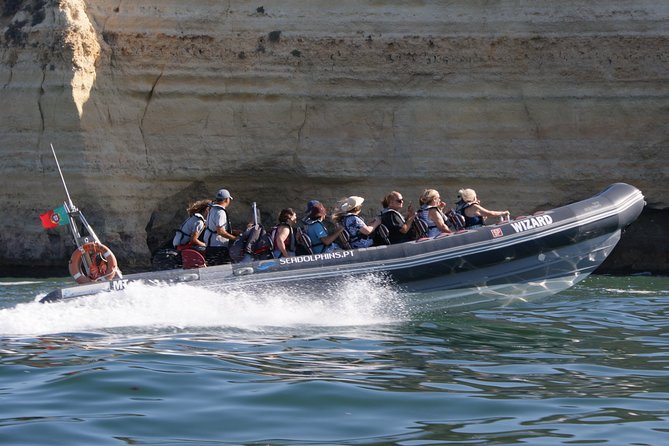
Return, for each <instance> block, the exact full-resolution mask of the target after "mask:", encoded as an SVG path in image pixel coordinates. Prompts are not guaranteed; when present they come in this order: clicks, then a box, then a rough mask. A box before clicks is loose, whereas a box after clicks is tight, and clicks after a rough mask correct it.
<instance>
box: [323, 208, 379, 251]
mask: <svg viewBox="0 0 669 446" xmlns="http://www.w3.org/2000/svg"><path fill="white" fill-rule="evenodd" d="M364 201H365V199H364V198H362V197H358V196H355V195H353V196H350V197H348V198H346V199H344V200H342V201H341V202H340V203H339V211H338V212H337V213H336V214H335V216H334V221H335V222H336V223H339V224H341V225H342V226H343V227H344V231H346V232H347V233H348V236H349V243H350V244H351V248H354V249H356V248H369V247H370V246H372V245H373V244H374V238H373V237H372V235H373V234H374V231H375V230H376V228H377V227H378V226H379V225H380V224H381V219H380V218H375V219H374V220H372V222H371V223H370V224H367V223H365V221H364V220H363V219H362V218H360V217H359V215H360V211H361V210H362V203H363V202H364Z"/></svg>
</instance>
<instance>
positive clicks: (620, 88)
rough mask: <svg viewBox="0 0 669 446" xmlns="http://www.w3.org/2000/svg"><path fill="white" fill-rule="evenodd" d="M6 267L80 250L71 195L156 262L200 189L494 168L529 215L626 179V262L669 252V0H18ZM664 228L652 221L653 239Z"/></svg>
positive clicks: (4, 113) (484, 189)
mask: <svg viewBox="0 0 669 446" xmlns="http://www.w3.org/2000/svg"><path fill="white" fill-rule="evenodd" d="M0 30H1V31H2V32H1V33H0V84H1V89H0V98H1V100H2V107H1V108H0V159H1V164H0V174H1V175H0V190H2V192H3V193H2V195H1V196H0V203H1V206H2V209H3V210H4V212H3V213H2V215H1V216H0V225H1V226H2V231H0V265H4V266H3V268H4V269H5V271H7V267H8V266H10V265H19V266H20V265H36V266H46V265H63V264H64V263H66V259H67V258H68V257H69V254H70V252H71V250H72V244H71V241H70V239H69V236H68V235H67V232H66V231H65V230H64V229H63V228H61V229H54V230H48V231H44V230H42V229H41V227H40V225H39V219H38V218H37V216H38V214H39V213H40V212H43V211H45V210H48V209H50V208H53V207H55V206H57V205H58V204H59V203H60V202H62V201H63V199H64V198H65V197H64V193H63V191H62V187H61V186H60V181H59V177H58V173H57V171H56V168H55V164H54V162H53V159H52V157H51V152H50V148H49V144H50V143H53V144H54V146H55V148H56V150H57V152H58V154H59V158H60V162H61V166H62V168H63V171H64V174H65V177H66V179H67V181H68V186H69V188H70V192H71V194H72V195H73V198H74V201H75V203H76V204H77V205H78V206H79V207H80V208H81V209H83V210H84V212H85V214H86V216H87V217H88V219H89V221H90V222H91V223H92V224H93V226H94V227H95V229H96V230H97V232H98V234H99V235H100V236H101V238H102V239H104V240H105V241H106V243H107V244H108V245H109V246H110V247H112V249H113V250H114V252H115V253H116V254H117V256H118V257H119V259H120V261H121V264H122V265H125V266H127V267H129V268H132V267H146V266H147V265H148V262H149V256H150V251H151V249H154V248H155V247H156V246H157V245H158V244H159V243H160V242H162V241H164V240H167V239H168V238H170V237H171V235H170V233H171V232H172V230H173V229H174V228H175V227H176V226H178V224H179V223H180V221H181V220H182V219H183V218H184V216H185V213H184V209H185V207H186V204H187V203H188V202H189V201H192V200H195V199H200V198H206V197H212V196H213V194H214V193H215V191H216V190H217V189H218V188H220V187H227V188H228V189H230V190H231V191H232V192H233V195H234V196H235V197H236V200H235V204H234V206H233V207H232V208H231V213H232V215H233V219H235V221H236V222H237V223H239V224H241V223H243V221H244V220H245V219H246V217H247V211H246V209H247V205H248V203H249V202H250V201H257V202H258V204H259V206H260V207H261V209H262V210H263V211H264V216H265V218H267V219H270V218H272V217H273V216H276V214H277V211H278V210H279V209H281V208H282V207H287V206H292V207H295V208H300V209H301V208H302V207H303V205H304V203H305V202H306V201H307V200H308V199H311V198H319V199H321V200H324V201H326V202H328V203H333V202H334V201H335V200H336V199H338V198H340V197H342V196H346V195H352V194H356V195H362V196H365V197H366V198H367V202H366V203H367V204H368V206H367V212H368V215H372V213H374V212H375V211H376V210H377V209H378V207H379V206H378V203H379V201H380V199H381V197H382V196H383V194H384V193H385V192H387V191H389V190H392V189H399V190H401V191H402V192H403V193H404V195H405V197H414V202H417V197H418V194H419V193H420V191H421V190H422V189H424V188H426V187H434V188H437V189H439V190H440V191H441V194H442V197H445V198H447V199H449V198H450V199H451V200H452V199H453V198H455V192H456V191H457V189H458V188H460V187H464V186H467V187H474V188H475V189H477V191H478V192H479V195H480V196H481V197H482V199H483V200H484V202H485V204H486V205H488V206H489V207H490V208H493V209H499V208H504V209H506V208H508V209H510V210H511V211H512V214H515V215H518V214H525V213H528V212H532V211H535V210H538V209H543V208H546V207H549V206H556V205H559V204H564V203H566V202H570V201H573V200H577V199H580V198H585V197H587V196H590V195H592V194H594V193H596V192H598V191H599V190H601V189H602V188H603V187H604V186H606V185H607V184H609V183H612V182H616V181H624V182H628V183H631V184H633V185H635V186H637V187H639V188H640V189H641V190H643V192H644V193H645V195H646V197H647V201H648V203H649V209H650V210H651V211H649V212H650V213H647V214H645V215H644V216H642V219H641V220H640V221H639V222H638V225H635V228H643V231H641V230H640V229H639V230H637V231H636V234H637V235H636V237H634V238H627V239H624V240H623V241H624V242H625V244H624V245H623V246H624V247H625V252H624V253H622V254H624V255H622V254H619V255H618V257H617V259H616V258H614V259H612V260H611V262H609V263H608V265H610V267H611V269H616V268H617V269H618V270H627V271H647V270H652V271H656V272H664V273H668V272H669V264H668V261H667V259H668V258H669V256H668V255H667V245H668V244H667V238H668V234H667V232H668V231H667V229H666V228H667V226H666V224H665V223H666V220H667V217H666V208H667V199H668V198H667V191H668V186H667V185H668V184H669V183H668V181H667V177H668V173H669V163H668V162H667V159H668V158H669V157H668V155H669V150H668V147H669V136H668V135H669V52H667V51H666V49H667V48H669V3H667V2H666V1H663V0H641V1H639V0H634V1H632V0H629V1H628V0H611V1H599V0H595V1H591V2H582V1H575V0H565V1H561V2H554V1H548V0H545V1H541V0H539V1H536V0H533V1H529V0H522V1H499V2H489V1H477V0H456V1H450V2H443V1H439V0H428V1H422V2H404V1H387V2H376V1H372V2H366V3H365V2H362V3H361V2H359V1H350V0H344V1H339V2H331V1H320V0H314V1H309V2H305V1H279V2H271V3H269V4H268V3H265V4H263V3H261V2H248V1H234V0H230V1H226V2H212V1H207V0H181V1H171V0H143V1H141V2H128V1H121V0H115V1H111V0H96V1H91V0H4V1H2V0H0ZM648 236H650V238H649V237H648Z"/></svg>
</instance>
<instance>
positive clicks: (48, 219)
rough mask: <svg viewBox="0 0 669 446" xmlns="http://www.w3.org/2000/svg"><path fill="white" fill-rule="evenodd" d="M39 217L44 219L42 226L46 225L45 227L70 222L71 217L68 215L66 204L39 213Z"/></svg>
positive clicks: (53, 226) (48, 227) (54, 226)
mask: <svg viewBox="0 0 669 446" xmlns="http://www.w3.org/2000/svg"><path fill="white" fill-rule="evenodd" d="M39 218H40V220H42V226H44V229H50V228H56V227H58V226H64V225H67V224H70V219H69V218H68V216H67V210H65V206H61V207H59V208H56V209H52V210H50V211H47V212H45V213H43V214H39Z"/></svg>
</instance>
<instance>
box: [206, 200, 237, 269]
mask: <svg viewBox="0 0 669 446" xmlns="http://www.w3.org/2000/svg"><path fill="white" fill-rule="evenodd" d="M232 200H233V198H232V195H230V192H229V191H228V190H227V189H220V190H219V191H218V193H217V194H216V198H215V199H214V201H213V202H212V204H211V209H210V210H209V215H208V217H207V226H206V228H205V232H204V242H205V243H206V244H207V249H206V251H205V258H206V259H207V264H210V265H218V264H221V263H229V262H230V252H229V250H228V246H229V244H230V241H235V240H237V236H236V235H235V234H233V231H232V226H231V224H230V219H229V218H228V211H227V209H226V208H227V207H228V206H229V205H230V203H232Z"/></svg>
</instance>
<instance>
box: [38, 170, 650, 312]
mask: <svg viewBox="0 0 669 446" xmlns="http://www.w3.org/2000/svg"><path fill="white" fill-rule="evenodd" d="M644 204H645V202H644V199H643V195H642V194H641V192H640V191H639V190H637V189H636V188H634V187H633V186H630V185H627V184H624V183H616V184H613V185H611V186H609V187H608V188H606V189H605V190H604V191H602V192H601V193H600V194H598V195H595V196H594V197H592V198H589V199H587V200H583V201H579V202H576V203H573V204H570V205H567V206H563V207H559V208H555V209H551V210H548V211H545V212H541V213H537V214H535V215H532V216H527V217H522V218H517V219H515V220H513V221H510V222H506V223H502V224H498V225H493V226H485V227H483V228H479V229H476V230H470V231H462V232H460V233H456V234H452V235H443V236H440V237H437V238H434V239H425V240H420V241H415V242H407V243H402V244H398V245H390V246H379V247H372V248H367V249H359V250H350V251H337V252H334V253H329V254H315V255H307V256H300V257H291V258H283V259H270V260H264V261H258V262H251V263H247V264H233V265H220V266H213V267H206V268H199V269H193V270H170V271H157V272H149V273H141V274H134V275H131V276H127V277H125V278H124V279H120V280H113V281H110V282H102V283H95V284H88V285H81V286H75V287H69V288H63V289H60V290H55V291H54V292H52V293H49V294H48V295H47V296H46V297H44V298H43V299H42V300H41V301H42V302H52V301H56V300H61V299H67V298H73V297H78V296H82V295H87V294H94V293H98V292H101V291H109V290H118V289H123V288H124V287H125V286H126V285H127V283H129V282H130V281H137V280H141V281H145V282H153V283H180V282H188V283H192V284H193V285H194V286H198V287H203V288H209V289H222V290H230V289H233V288H235V287H244V288H248V287H250V286H251V287H252V286H258V287H262V286H266V285H271V286H273V287H277V286H285V287H300V288H305V289H310V288H312V289H314V290H318V289H323V287H324V286H330V285H334V286H336V284H337V283H338V282H339V281H341V280H342V278H343V277H347V276H361V275H369V274H380V275H383V276H385V277H386V278H387V280H388V281H390V282H392V283H393V284H395V285H396V286H397V287H398V288H399V289H401V290H403V291H406V292H409V293H414V292H415V293H421V295H422V296H423V300H424V303H425V305H426V307H428V308H440V307H454V306H462V305H467V306H470V305H479V304H480V305H484V304H486V305H488V304H490V305H495V304H499V303H500V302H501V303H507V302H512V301H517V300H530V299H533V298H537V297H544V296H548V295H551V294H555V293H557V292H560V291H562V290H564V289H566V288H569V287H570V286H573V285H574V284H576V283H578V282H579V281H580V280H583V279H584V278H585V277H587V276H588V275H589V274H590V273H592V272H593V271H594V270H595V269H596V268H597V267H598V266H599V265H600V264H601V263H602V262H603V261H604V260H605V259H606V257H607V256H608V255H609V254H610V253H611V251H612V250H613V248H614V247H615V245H616V243H617V242H618V241H619V240H620V237H621V232H622V231H623V230H624V229H625V228H626V227H627V226H628V225H629V224H631V223H632V222H633V221H634V220H635V219H636V218H637V217H638V216H639V214H640V213H641V211H642V210H643V207H644Z"/></svg>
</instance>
